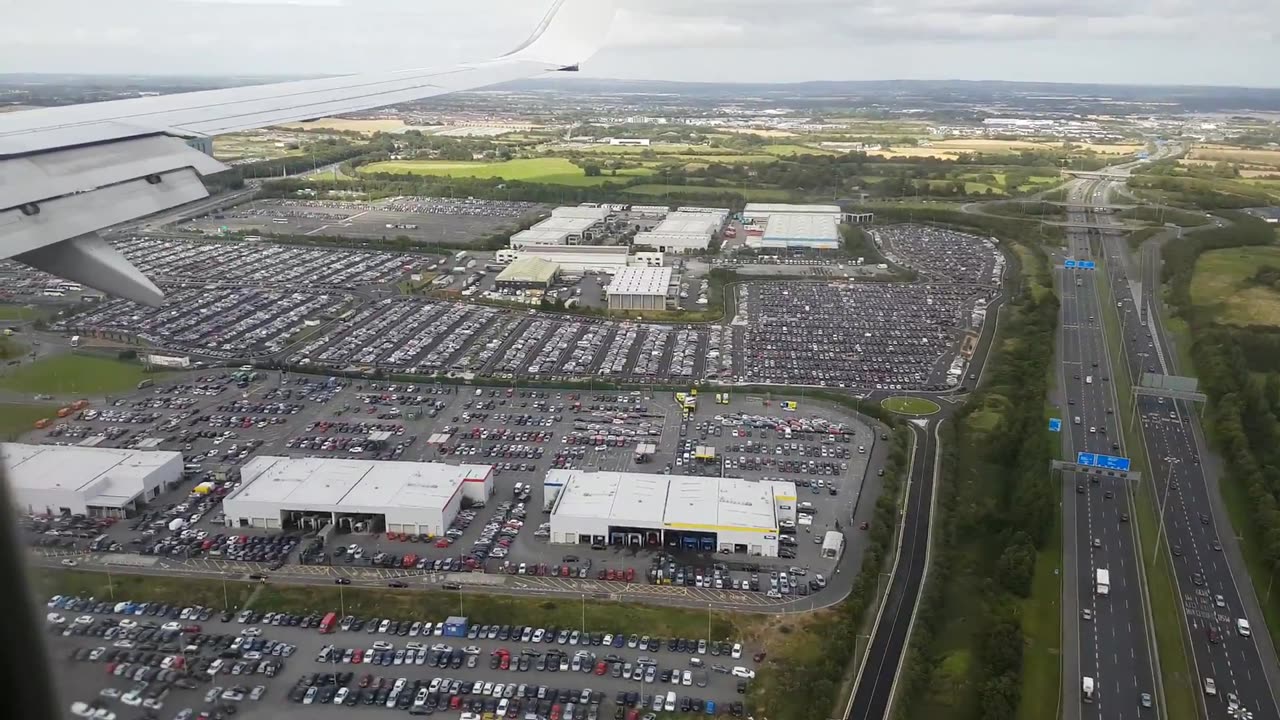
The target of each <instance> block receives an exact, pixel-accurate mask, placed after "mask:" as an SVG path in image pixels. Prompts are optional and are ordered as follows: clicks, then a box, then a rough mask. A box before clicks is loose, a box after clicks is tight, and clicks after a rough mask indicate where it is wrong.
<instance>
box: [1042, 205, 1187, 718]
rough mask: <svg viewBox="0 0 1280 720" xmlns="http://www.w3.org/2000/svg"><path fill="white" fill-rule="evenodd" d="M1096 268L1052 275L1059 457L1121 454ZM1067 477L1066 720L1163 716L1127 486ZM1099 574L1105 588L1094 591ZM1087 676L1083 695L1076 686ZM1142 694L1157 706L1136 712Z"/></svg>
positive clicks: (1072, 251)
mask: <svg viewBox="0 0 1280 720" xmlns="http://www.w3.org/2000/svg"><path fill="white" fill-rule="evenodd" d="M1098 185H1099V183H1097V182H1078V183H1077V184H1076V185H1074V186H1073V189H1072V192H1071V196H1070V197H1071V199H1072V201H1073V202H1079V203H1080V205H1085V204H1090V203H1093V202H1095V198H1096V197H1097V186H1098ZM1068 218H1070V219H1072V220H1075V221H1079V222H1089V223H1094V222H1097V221H1096V220H1095V218H1094V217H1093V213H1090V212H1085V211H1082V210H1074V211H1073V210H1072V209H1069V210H1068ZM1091 237H1092V232H1091V231H1089V230H1083V229H1081V230H1070V231H1068V234H1067V239H1068V248H1067V252H1066V254H1067V256H1068V257H1071V258H1074V259H1077V260H1090V259H1095V257H1094V253H1093V251H1092V248H1091ZM1095 272H1097V271H1095V270H1072V269H1065V268H1063V269H1061V270H1060V271H1059V277H1060V279H1061V280H1060V286H1061V296H1062V315H1061V320H1062V322H1061V330H1060V332H1061V335H1060V342H1059V358H1060V360H1061V365H1060V368H1061V372H1060V388H1061V390H1062V396H1063V398H1065V400H1066V403H1067V404H1066V405H1065V407H1063V408H1062V410H1063V413H1064V414H1065V415H1066V417H1063V418H1062V423H1063V425H1062V427H1063V433H1062V436H1063V438H1062V440H1063V448H1064V450H1065V456H1066V457H1067V458H1070V459H1075V454H1076V453H1077V452H1090V453H1102V454H1106V455H1115V456H1121V457H1124V456H1127V453H1126V448H1125V444H1124V438H1123V436H1122V432H1121V426H1120V421H1119V418H1118V416H1117V414H1116V413H1117V411H1118V404H1117V403H1116V398H1115V391H1114V389H1113V385H1112V380H1111V377H1112V370H1111V362H1110V354H1109V353H1108V351H1107V347H1106V336H1105V331H1104V326H1103V324H1102V312H1103V307H1102V301H1101V297H1100V294H1099V290H1098V287H1097V284H1096V280H1095V274H1094V273H1095ZM1094 479H1095V480H1097V482H1094V481H1091V480H1090V479H1089V478H1088V477H1086V476H1085V475H1079V474H1068V475H1067V476H1066V477H1065V482H1064V483H1063V491H1062V492H1063V495H1062V499H1063V528H1064V530H1063V532H1064V537H1063V554H1064V572H1065V577H1064V582H1063V595H1064V598H1063V612H1064V613H1066V615H1065V616H1064V618H1063V628H1064V631H1063V635H1064V642H1063V646H1064V647H1063V653H1064V658H1063V674H1064V679H1063V682H1062V708H1063V717H1064V718H1066V720H1078V719H1079V718H1117V719H1123V718H1135V717H1140V716H1142V715H1147V716H1151V717H1159V716H1162V714H1163V713H1162V710H1163V707H1162V698H1161V695H1162V693H1160V692H1159V688H1158V687H1157V680H1158V674H1157V673H1156V672H1154V666H1153V662H1152V656H1153V654H1154V653H1153V652H1152V646H1151V641H1150V629H1149V623H1148V612H1147V608H1146V604H1145V603H1146V592H1145V579H1144V577H1143V568H1142V565H1141V562H1140V558H1139V556H1138V554H1137V553H1138V549H1137V548H1138V542H1137V539H1136V536H1135V535H1136V524H1135V523H1134V522H1132V517H1133V514H1134V512H1133V488H1131V487H1129V486H1128V482H1127V481H1125V480H1121V479H1118V478H1113V477H1101V478H1097V477H1095V478H1094ZM1100 570H1106V571H1107V574H1108V575H1109V576H1110V578H1109V580H1110V586H1109V588H1108V589H1107V591H1106V593H1105V594H1104V593H1102V592H1100V590H1101V588H1099V587H1098V580H1099V571H1100ZM1085 677H1089V678H1092V679H1093V681H1094V688H1095V689H1094V692H1093V697H1092V698H1087V697H1086V696H1085V693H1084V691H1083V679H1084V678H1085ZM1143 693H1149V694H1150V696H1151V700H1152V704H1153V705H1155V706H1156V707H1155V708H1153V709H1145V708H1143V707H1142V702H1141V697H1142V694H1143Z"/></svg>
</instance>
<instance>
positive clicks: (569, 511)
mask: <svg viewBox="0 0 1280 720" xmlns="http://www.w3.org/2000/svg"><path fill="white" fill-rule="evenodd" d="M553 472H555V473H557V479H562V481H563V489H562V490H561V491H560V493H559V495H558V496H557V498H556V504H555V509H554V513H555V514H556V515H557V516H564V517H590V518H605V519H607V520H608V521H609V522H610V523H611V524H614V525H629V526H634V527H651V528H659V527H667V528H671V529H675V530H698V531H704V532H732V531H761V532H777V531H778V521H777V514H776V505H777V498H776V497H775V496H776V495H777V490H778V489H779V486H789V487H790V491H789V492H790V495H791V499H794V497H795V485H794V483H779V484H776V485H775V484H774V483H761V482H757V481H753V480H743V479H741V478H718V477H697V476H682V475H658V474H649V473H625V472H587V471H582V470H566V471H553ZM550 476H551V473H548V478H550Z"/></svg>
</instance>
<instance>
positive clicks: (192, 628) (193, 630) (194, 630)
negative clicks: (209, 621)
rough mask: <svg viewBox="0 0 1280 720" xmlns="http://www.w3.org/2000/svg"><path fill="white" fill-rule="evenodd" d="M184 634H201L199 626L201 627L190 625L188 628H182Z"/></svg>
mask: <svg viewBox="0 0 1280 720" xmlns="http://www.w3.org/2000/svg"><path fill="white" fill-rule="evenodd" d="M182 632H185V633H198V632H200V626H199V625H188V626H186V627H184V628H182Z"/></svg>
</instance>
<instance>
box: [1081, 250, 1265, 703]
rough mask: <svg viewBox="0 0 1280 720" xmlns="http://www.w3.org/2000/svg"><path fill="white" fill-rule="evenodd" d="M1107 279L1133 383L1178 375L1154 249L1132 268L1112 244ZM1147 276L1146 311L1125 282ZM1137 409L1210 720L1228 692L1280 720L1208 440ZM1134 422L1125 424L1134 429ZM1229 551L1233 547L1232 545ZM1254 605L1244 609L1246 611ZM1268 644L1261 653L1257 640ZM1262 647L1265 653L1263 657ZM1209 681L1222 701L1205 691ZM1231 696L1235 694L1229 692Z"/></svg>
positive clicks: (1181, 414) (1166, 406)
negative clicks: (1144, 376)
mask: <svg viewBox="0 0 1280 720" xmlns="http://www.w3.org/2000/svg"><path fill="white" fill-rule="evenodd" d="M1106 254H1107V258H1108V272H1109V273H1110V275H1111V278H1112V286H1113V287H1114V288H1115V289H1116V294H1117V298H1118V299H1119V307H1117V308H1116V310H1117V312H1118V313H1119V315H1120V318H1121V321H1122V326H1123V333H1124V343H1125V348H1124V350H1125V357H1126V362H1127V363H1128V364H1129V367H1130V372H1131V376H1132V377H1134V378H1135V379H1136V378H1139V377H1140V376H1141V373H1142V372H1155V373H1162V374H1176V371H1175V368H1174V367H1173V363H1174V355H1173V353H1172V351H1171V349H1170V347H1169V345H1168V340H1167V338H1166V337H1165V335H1164V334H1163V332H1162V327H1161V325H1160V321H1159V320H1160V319H1159V314H1158V312H1151V309H1152V307H1153V306H1152V303H1153V302H1155V301H1156V295H1155V293H1156V292H1157V291H1158V288H1160V282H1159V280H1160V278H1159V272H1160V270H1159V260H1158V248H1157V247H1156V246H1155V245H1154V244H1150V245H1148V246H1147V247H1146V248H1144V250H1143V257H1142V263H1141V266H1140V267H1139V268H1135V267H1134V262H1133V259H1132V258H1131V257H1130V254H1129V251H1128V245H1127V243H1126V242H1125V241H1124V240H1122V239H1116V240H1113V241H1109V242H1108V243H1107V244H1106ZM1139 278H1141V280H1142V287H1141V298H1140V300H1141V309H1140V310H1139V309H1138V307H1137V306H1136V305H1135V303H1134V298H1133V294H1132V292H1131V288H1130V286H1129V284H1128V281H1129V280H1130V279H1134V280H1137V279H1139ZM1136 412H1137V415H1138V420H1139V421H1140V429H1141V433H1142V437H1143V439H1144V441H1145V442H1146V446H1147V453H1148V457H1149V460H1150V464H1151V472H1152V475H1153V478H1152V479H1153V481H1154V482H1155V488H1156V492H1157V500H1158V502H1159V503H1161V504H1162V505H1163V506H1164V510H1163V513H1162V517H1163V521H1164V530H1165V533H1166V536H1167V545H1168V547H1169V549H1170V551H1171V552H1172V554H1173V562H1174V567H1175V573H1174V574H1175V579H1176V581H1177V586H1178V592H1179V595H1180V597H1181V600H1182V605H1183V608H1184V612H1185V616H1186V622H1187V628H1188V635H1189V638H1190V641H1191V648H1192V651H1193V659H1194V668H1193V670H1194V671H1195V672H1196V673H1197V675H1198V684H1199V686H1200V689H1201V693H1200V697H1201V699H1202V701H1203V702H1204V704H1205V710H1206V714H1207V716H1208V717H1210V718H1217V717H1239V716H1240V714H1239V713H1232V712H1231V711H1230V709H1229V706H1228V698H1229V697H1230V695H1233V696H1235V697H1236V698H1238V700H1239V702H1240V704H1241V706H1242V707H1243V708H1245V709H1247V710H1248V711H1249V712H1250V713H1252V717H1253V718H1256V719H1258V720H1262V719H1264V718H1277V717H1280V711H1278V710H1277V705H1276V701H1275V694H1274V688H1273V687H1272V685H1271V682H1270V679H1269V666H1268V665H1267V664H1266V661H1264V659H1263V658H1264V657H1274V650H1273V649H1272V648H1270V647H1269V644H1268V643H1269V640H1268V638H1267V637H1266V628H1265V626H1264V624H1263V618H1262V616H1261V613H1260V612H1259V611H1258V610H1257V604H1256V601H1255V598H1253V597H1250V598H1248V602H1247V604H1246V602H1245V598H1244V596H1242V593H1241V588H1240V586H1239V584H1238V583H1237V578H1236V576H1235V574H1234V572H1233V569H1232V566H1231V563H1230V562H1228V559H1227V558H1226V556H1225V553H1224V552H1223V550H1224V547H1227V546H1230V545H1234V544H1235V543H1236V539H1235V537H1234V535H1233V533H1232V532H1231V530H1230V527H1229V525H1227V526H1225V527H1224V528H1223V529H1222V530H1221V531H1219V525H1220V523H1226V522H1228V521H1227V520H1226V516H1225V514H1224V513H1223V511H1222V510H1221V508H1220V507H1216V505H1218V503H1216V497H1212V496H1211V495H1210V492H1209V486H1208V484H1207V482H1206V478H1205V474H1204V468H1203V466H1202V465H1201V456H1202V437H1203V436H1202V434H1200V433H1198V428H1197V427H1196V426H1195V423H1197V422H1198V420H1197V418H1196V417H1195V415H1194V413H1195V408H1194V407H1193V406H1191V405H1190V404H1189V403H1186V402H1181V401H1174V400H1173V399H1171V398H1152V397H1140V398H1139V400H1138V402H1137V407H1136ZM1128 421H1129V419H1126V422H1128ZM1229 549H1230V550H1231V551H1233V552H1235V551H1236V549H1235V548H1233V547H1231V548H1229ZM1246 608H1248V609H1246ZM1242 617H1243V618H1247V619H1248V620H1249V623H1250V624H1251V626H1252V628H1253V634H1252V636H1250V637H1243V636H1241V635H1240V634H1239V633H1238V632H1237V630H1236V620H1237V619H1238V618H1242ZM1259 642H1262V643H1264V644H1268V646H1267V647H1265V648H1260V647H1259V645H1258V643H1259ZM1264 650H1265V652H1264ZM1206 678H1212V679H1213V682H1214V685H1215V686H1216V689H1217V693H1216V695H1208V694H1207V693H1205V692H1204V686H1205V679H1206ZM1229 694H1230V695H1229Z"/></svg>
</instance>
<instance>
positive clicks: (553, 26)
mask: <svg viewBox="0 0 1280 720" xmlns="http://www.w3.org/2000/svg"><path fill="white" fill-rule="evenodd" d="M616 9H617V8H616V5H615V0H555V4H553V5H552V6H551V9H550V10H548V11H547V14H546V15H545V16H544V17H543V18H542V22H540V23H538V27H537V28H535V29H534V31H533V34H532V35H530V36H529V39H527V40H525V41H524V42H523V43H521V44H520V45H519V47H517V48H516V49H514V50H512V51H511V52H509V53H507V54H506V55H503V56H502V57H503V58H505V59H518V60H532V61H535V62H542V63H546V64H548V65H553V66H556V67H558V68H559V69H561V70H571V69H576V68H577V66H578V65H579V64H581V63H582V62H584V61H586V60H588V59H590V58H591V56H592V55H595V54H596V51H597V50H599V49H600V46H601V45H602V44H603V43H604V39H605V36H606V35H608V34H609V28H610V27H612V25H613V18H614V14H615V12H616Z"/></svg>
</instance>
